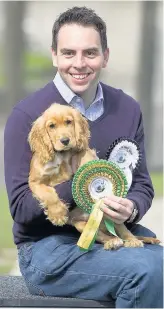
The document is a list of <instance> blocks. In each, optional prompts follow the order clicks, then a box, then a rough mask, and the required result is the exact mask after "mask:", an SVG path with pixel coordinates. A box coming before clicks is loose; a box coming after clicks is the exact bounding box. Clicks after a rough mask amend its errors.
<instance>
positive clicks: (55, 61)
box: [51, 48, 57, 67]
mask: <svg viewBox="0 0 164 309" xmlns="http://www.w3.org/2000/svg"><path fill="white" fill-rule="evenodd" d="M51 55H52V64H53V66H54V67H57V55H56V52H55V51H54V50H53V49H52V48H51Z"/></svg>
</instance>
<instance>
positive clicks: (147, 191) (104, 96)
mask: <svg viewBox="0 0 164 309" xmlns="http://www.w3.org/2000/svg"><path fill="white" fill-rule="evenodd" d="M108 58H109V49H108V45H107V37H106V25H105V23H104V21H103V20H102V19H101V18H100V17H99V16H98V15H97V14H96V13H95V12H94V11H93V10H91V9H88V8H86V7H73V8H72V9H69V10H67V11H66V12H64V13H62V14H61V15H60V16H59V17H58V19H57V20H56V21H55V23H54V26H53V30H52V59H53V64H54V65H55V66H57V68H58V72H57V74H56V76H55V78H54V80H53V81H50V82H49V83H48V84H47V85H46V86H45V87H44V88H42V89H40V90H38V91H36V92H35V93H33V94H32V95H31V96H29V97H27V98H25V99H24V100H22V101H21V102H19V103H18V104H17V105H16V106H15V107H14V109H13V111H12V113H11V115H10V117H9V118H8V121H7V124H6V128H5V135H4V144H5V152H4V160H5V180H6V187H7V192H8V198H9V203H10V211H11V215H12V217H13V220H14V227H13V234H14V241H15V244H16V245H17V247H18V254H19V265H20V270H21V272H22V275H23V276H24V278H25V281H26V284H27V286H28V287H29V291H30V292H31V293H32V294H39V295H49V296H59V297H77V298H78V297H79V298H84V299H95V300H100V301H106V302H110V301H111V300H112V301H115V306H116V308H162V306H163V302H162V295H163V289H162V279H163V276H162V269H163V268H162V247H161V246H159V245H151V244H150V245H145V246H144V247H143V248H125V247H122V248H117V250H114V251H105V250H104V249H103V246H102V245H101V244H98V243H95V244H94V246H93V249H92V250H91V251H89V252H88V253H87V252H83V251H81V250H80V249H79V248H78V247H77V246H76V243H77V241H78V238H79V234H78V232H77V231H75V229H73V227H71V226H69V225H67V224H66V225H64V226H63V227H58V226H54V225H52V223H51V222H49V221H48V220H46V216H45V214H44V212H43V210H42V209H41V208H40V207H39V203H38V202H37V200H36V199H35V198H34V197H33V195H32V193H31V191H30V189H29V185H28V175H29V170H30V160H31V157H32V153H31V151H30V148H29V145H28V142H27V137H28V134H29V131H30V129H31V124H32V122H33V121H35V120H36V119H37V118H38V117H39V116H40V115H41V114H42V113H43V112H44V111H45V110H46V109H47V108H48V107H49V106H50V105H51V104H52V103H53V102H58V103H60V104H64V105H68V104H69V105H71V106H73V107H74V108H76V109H78V110H79V111H80V112H81V113H82V114H83V115H84V116H85V117H86V118H87V119H88V123H89V126H90V131H91V139H90V147H91V148H95V149H96V150H97V154H98V156H99V158H100V159H105V156H106V152H107V150H108V148H109V145H111V144H112V143H113V141H114V140H115V139H117V138H120V137H122V136H124V137H127V138H131V139H135V140H136V142H137V143H138V144H139V146H140V149H141V153H142V161H141V164H140V167H139V168H138V170H137V172H136V173H135V174H134V176H133V181H132V186H131V188H130V190H129V192H128V194H127V197H126V198H121V199H120V198H119V197H117V196H113V195H112V196H111V195H108V196H107V197H106V199H104V207H103V211H104V214H105V216H108V217H109V218H110V219H112V220H113V221H114V222H116V223H118V224H120V223H125V224H127V225H128V227H129V229H130V230H131V231H132V233H134V234H136V235H142V236H154V234H153V233H152V232H151V231H150V230H148V229H146V228H144V227H142V226H141V225H139V224H136V222H139V221H140V220H141V218H142V217H143V216H144V215H145V213H146V212H147V211H148V209H149V208H150V207H151V203H152V199H153V196H154V192H153V187H152V183H151V179H150V176H149V173H148V170H147V166H146V158H145V150H144V131H143V121H142V114H141V111H140V106H139V104H138V103H137V102H136V101H135V100H134V99H133V98H131V97H130V96H128V95H126V94H125V93H124V92H123V91H122V90H118V89H115V88H112V87H110V86H108V85H105V84H103V83H101V82H100V73H101V70H102V69H104V68H105V67H106V65H107V62H108ZM71 183H72V180H70V181H67V182H65V183H62V184H60V185H58V186H56V187H55V189H56V191H57V192H58V194H59V196H60V198H61V199H62V200H64V201H65V202H66V203H68V204H70V208H74V206H75V203H74V201H73V197H72V192H71Z"/></svg>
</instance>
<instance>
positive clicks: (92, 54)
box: [87, 51, 96, 58]
mask: <svg viewBox="0 0 164 309" xmlns="http://www.w3.org/2000/svg"><path fill="white" fill-rule="evenodd" d="M95 55H96V54H95V52H93V51H87V56H88V57H90V58H93V57H95Z"/></svg>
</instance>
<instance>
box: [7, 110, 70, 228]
mask: <svg viewBox="0 0 164 309" xmlns="http://www.w3.org/2000/svg"><path fill="white" fill-rule="evenodd" d="M31 124H32V120H31V119H30V117H29V116H28V115H26V114H25V113H24V112H23V111H21V110H19V109H16V108H15V109H14V110H13V112H12V114H11V115H10V117H9V118H8V121H7V123H6V127H5V132H4V166H5V182H6V188H7V194H8V199H9V205H10V211H11V215H12V217H13V219H14V221H16V222H18V223H22V224H28V223H31V222H33V221H34V220H36V219H39V220H45V215H44V212H43V210H42V209H41V207H40V206H39V202H38V201H37V200H36V199H35V198H34V197H33V196H32V192H31V190H30V189H29V185H28V176H29V171H30V161H31V157H32V153H31V150H30V147H29V144H28V141H27V137H28V134H29V131H30V129H31ZM55 189H56V191H57V193H58V194H59V197H60V198H61V199H62V200H64V201H65V202H66V203H70V204H71V203H72V200H73V199H72V193H71V181H68V182H65V183H63V184H61V185H57V186H56V187H55Z"/></svg>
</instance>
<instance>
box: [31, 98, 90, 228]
mask: <svg viewBox="0 0 164 309" xmlns="http://www.w3.org/2000/svg"><path fill="white" fill-rule="evenodd" d="M89 137H90V132H89V128H88V122H87V121H86V119H85V118H84V117H83V116H82V115H81V114H80V112H78V111H77V110H75V109H74V108H72V107H70V106H64V105H60V104H57V103H54V104H52V105H51V106H50V107H49V108H48V109H47V110H46V111H45V112H44V113H43V114H42V115H41V116H40V117H39V118H38V119H37V120H36V121H35V122H34V123H33V126H32V129H31V131H30V133H29V136H28V141H29V144H30V147H31V151H32V152H33V157H32V160H31V166H30V174H29V187H30V189H31V191H32V192H33V195H34V197H35V198H36V199H38V200H39V202H40V204H41V206H42V207H43V208H44V212H45V213H46V214H47V217H48V219H49V220H50V221H51V222H52V223H53V224H55V225H63V224H65V223H66V222H67V220H68V205H66V204H65V203H64V202H63V201H61V200H60V199H59V197H58V195H57V193H56V190H55V189H54V186H55V185H57V184H59V183H61V182H64V181H67V180H69V179H70V178H71V177H72V175H73V171H72V168H71V160H72V157H73V156H74V155H75V154H76V156H77V162H79V165H80V164H84V163H85V162H88V161H90V160H91V158H96V153H95V152H94V151H93V150H91V149H89V146H88V140H89ZM68 139H69V142H68V144H65V141H66V140H68ZM62 141H63V142H62ZM80 162H81V163H80Z"/></svg>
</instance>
